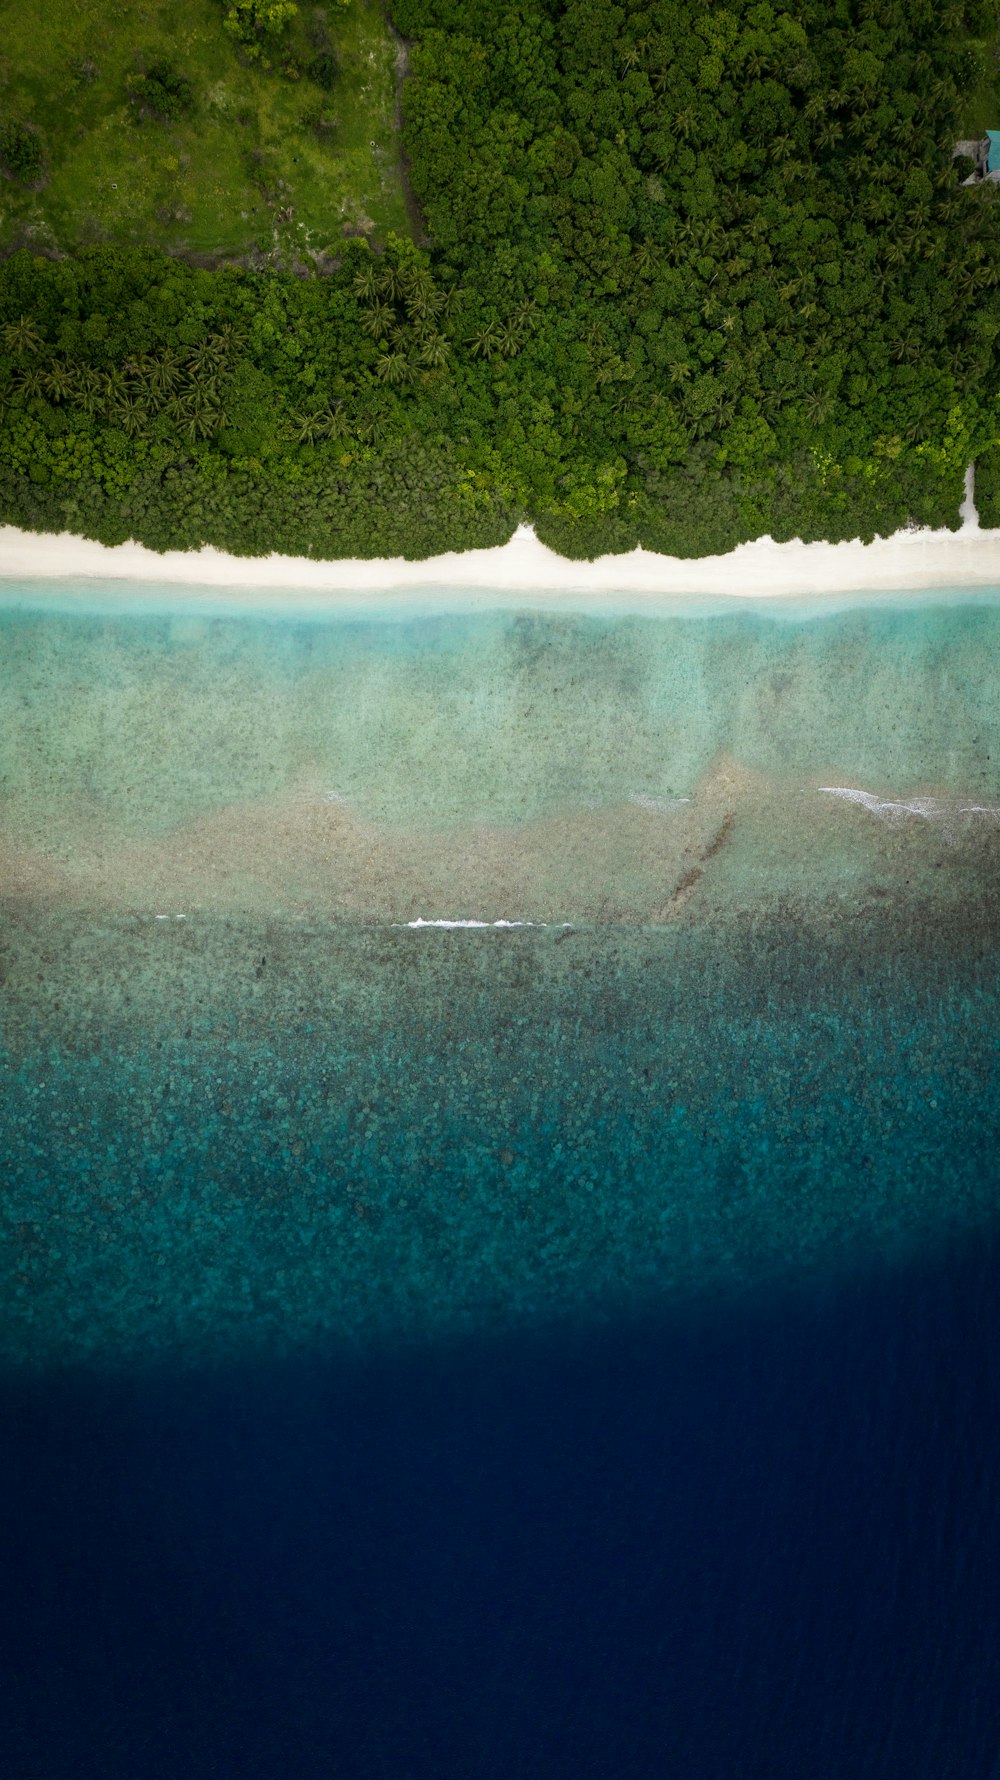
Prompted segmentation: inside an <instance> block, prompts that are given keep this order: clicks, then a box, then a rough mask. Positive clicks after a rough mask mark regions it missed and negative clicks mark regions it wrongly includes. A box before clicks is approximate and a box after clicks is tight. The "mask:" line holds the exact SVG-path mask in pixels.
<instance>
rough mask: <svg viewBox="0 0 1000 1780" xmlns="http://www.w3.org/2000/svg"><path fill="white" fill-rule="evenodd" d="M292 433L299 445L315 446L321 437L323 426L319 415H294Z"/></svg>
mask: <svg viewBox="0 0 1000 1780" xmlns="http://www.w3.org/2000/svg"><path fill="white" fill-rule="evenodd" d="M291 420H292V433H293V436H294V438H295V442H296V444H298V445H315V443H316V440H317V439H318V438H319V437H320V434H321V431H322V424H321V421H320V416H319V415H318V414H293V415H292V417H291Z"/></svg>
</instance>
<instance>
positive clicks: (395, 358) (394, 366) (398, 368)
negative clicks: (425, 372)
mask: <svg viewBox="0 0 1000 1780" xmlns="http://www.w3.org/2000/svg"><path fill="white" fill-rule="evenodd" d="M375 375H376V377H379V378H381V380H382V382H383V383H407V382H408V381H409V379H410V377H411V376H412V375H413V373H412V371H411V370H410V364H409V360H408V359H407V357H406V354H405V352H383V353H382V354H381V356H380V357H379V358H378V359H377V360H376V362H375Z"/></svg>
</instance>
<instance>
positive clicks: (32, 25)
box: [0, 0, 408, 262]
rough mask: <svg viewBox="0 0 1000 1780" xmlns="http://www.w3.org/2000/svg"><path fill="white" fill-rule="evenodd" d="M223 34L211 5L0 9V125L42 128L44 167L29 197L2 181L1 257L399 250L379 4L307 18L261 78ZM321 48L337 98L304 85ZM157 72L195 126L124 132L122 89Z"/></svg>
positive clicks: (78, 0) (270, 57)
mask: <svg viewBox="0 0 1000 1780" xmlns="http://www.w3.org/2000/svg"><path fill="white" fill-rule="evenodd" d="M223 16H224V15H223V6H222V5H221V4H220V3H219V0H143V3H142V4H139V5H135V4H131V3H129V0H48V3H47V4H46V5H45V6H42V7H37V8H36V7H33V6H26V5H25V4H24V0H0V114H6V115H8V116H13V117H15V118H16V119H17V120H18V121H20V122H23V123H28V124H32V125H35V126H37V127H38V129H39V130H40V132H41V135H42V140H43V143H44V148H45V157H46V177H45V182H44V185H43V186H42V188H41V189H40V190H38V191H30V190H25V189H24V188H23V187H19V186H17V185H16V184H14V183H13V182H12V181H10V180H8V179H0V248H2V247H3V246H9V245H11V244H12V243H15V242H17V243H24V244H26V245H29V244H33V245H37V246H38V247H41V248H44V247H53V248H59V249H63V250H71V249H73V248H75V247H78V246H80V245H82V244H84V243H86V242H88V241H120V242H148V243H154V244H156V245H159V246H161V247H164V248H166V249H167V250H168V251H169V252H173V253H178V252H190V253H195V254H207V255H244V254H247V253H250V252H252V251H253V250H254V249H256V250H257V251H259V252H264V253H268V254H275V255H276V256H277V257H279V258H280V259H282V260H283V261H286V262H288V261H292V260H294V259H296V258H298V259H302V258H304V257H305V255H306V254H307V253H308V252H313V253H315V252H320V253H322V252H324V251H336V249H337V247H338V245H339V244H341V243H342V241H343V237H344V234H345V232H347V233H349V232H353V231H356V230H364V231H365V232H366V233H368V232H373V233H375V234H378V235H381V234H384V233H385V232H386V231H387V230H389V229H394V230H396V231H397V232H398V233H401V234H402V233H407V232H408V223H407V216H406V206H405V201H404V194H403V184H402V179H401V175H400V166H399V148H398V142H397V139H396V132H395V129H394V125H393V109H394V98H395V46H394V44H393V40H392V38H391V36H390V34H389V31H388V29H387V27H386V24H385V22H384V18H383V16H382V13H381V11H380V9H379V7H378V4H377V0H350V4H349V5H347V6H341V5H338V4H332V5H330V6H316V5H311V4H310V3H309V0H302V3H301V6H300V11H299V15H298V17H297V18H296V19H295V20H294V21H293V24H292V26H291V27H290V28H289V30H288V31H287V33H286V35H285V36H284V38H283V39H281V41H280V42H279V43H278V44H277V45H276V46H265V50H264V57H265V60H264V61H263V62H257V63H254V62H252V61H250V60H249V59H248V58H247V57H246V55H245V54H244V53H243V52H242V51H241V49H240V46H239V45H238V44H237V43H236V42H235V41H234V40H233V38H232V37H231V36H229V34H228V33H227V32H226V31H225V30H224V29H223ZM324 35H325V36H326V37H328V39H329V41H330V43H331V47H332V51H333V54H334V56H335V59H336V63H337V74H336V77H335V82H334V86H333V90H332V91H324V90H323V89H322V87H321V86H319V85H317V84H316V83H315V81H313V80H312V79H310V78H308V77H307V76H305V75H303V74H302V73H301V72H299V70H300V69H301V68H303V67H304V66H306V65H307V64H308V62H309V60H310V58H311V57H312V56H313V55H314V54H315V50H316V45H317V42H318V41H320V40H321V39H322V38H323V37H324ZM157 60H167V61H169V63H170V64H171V65H172V67H173V68H174V69H175V70H176V71H177V73H178V74H180V75H182V76H183V77H184V78H185V79H186V80H188V81H190V83H191V85H192V87H193V89H194V109H193V112H192V114H191V116H190V117H186V118H182V119H180V120H179V121H177V122H174V123H164V122H158V121H154V120H152V119H147V120H145V121H142V120H140V119H139V118H138V117H137V116H136V115H135V110H134V107H132V106H131V105H130V104H129V102H128V90H127V85H126V83H127V80H128V77H129V76H130V75H135V74H136V73H137V72H140V71H141V70H142V69H143V68H144V67H146V66H148V65H149V64H150V63H155V62H156V61H157ZM267 63H270V66H268V65H267ZM373 144H374V146H373ZM289 212H291V214H289Z"/></svg>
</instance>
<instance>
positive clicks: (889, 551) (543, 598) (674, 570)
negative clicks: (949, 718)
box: [0, 509, 1000, 611]
mask: <svg viewBox="0 0 1000 1780" xmlns="http://www.w3.org/2000/svg"><path fill="white" fill-rule="evenodd" d="M51 581H59V582H63V583H66V582H71V583H73V585H72V586H71V587H69V588H65V587H64V588H61V589H60V594H59V602H58V603H59V604H60V605H64V604H65V603H67V601H68V602H69V603H70V604H73V603H77V602H79V603H80V604H90V603H92V601H93V598H94V596H95V595H96V594H99V595H100V598H101V600H102V601H103V600H105V599H107V597H108V593H107V589H106V588H104V589H101V588H100V587H99V584H100V583H107V582H109V581H111V582H127V583H129V584H130V585H129V586H128V588H125V587H122V588H121V589H120V590H119V589H116V590H115V596H114V604H115V605H120V604H122V603H131V604H139V605H142V606H156V605H158V604H164V603H167V604H169V605H170V606H176V605H177V604H178V603H182V604H187V603H188V599H189V598H190V600H191V601H192V603H193V602H195V601H197V603H199V604H201V605H204V604H205V603H206V602H207V603H209V604H211V605H212V606H216V607H222V606H228V605H239V606H244V607H245V606H257V607H264V606H267V605H274V604H276V603H277V604H280V607H281V609H282V610H283V611H284V610H289V609H306V610H321V609H326V608H329V609H336V608H341V609H343V608H345V607H349V606H351V605H354V606H357V605H368V604H370V603H371V601H372V598H373V597H374V598H376V599H379V603H382V601H383V600H387V601H388V603H389V604H393V603H399V604H401V605H402V604H405V605H406V606H408V607H409V606H412V605H413V604H414V603H416V604H424V603H427V604H433V605H434V606H435V607H436V608H437V607H445V608H447V607H449V606H450V607H454V606H461V607H463V608H469V607H475V606H477V605H491V606H496V605H501V606H502V605H511V604H514V605H518V606H526V605H530V606H548V605H552V606H565V605H566V604H569V603H571V604H572V605H574V606H576V607H578V608H579V607H581V606H584V607H585V606H586V605H587V604H589V603H590V602H591V601H594V602H595V603H597V602H598V601H599V603H600V605H601V606H602V608H608V607H611V608H615V609H631V610H638V611H642V610H650V609H654V608H658V607H661V606H672V605H674V603H675V602H684V601H686V600H688V599H691V598H701V599H708V600H715V599H730V598H743V599H771V600H779V601H780V600H786V601H796V602H797V601H799V600H803V599H806V600H812V599H816V598H819V599H823V598H824V596H825V597H826V598H827V599H836V598H837V597H838V596H839V597H840V598H841V599H842V598H843V597H844V596H845V595H850V596H857V595H864V594H880V595H889V596H891V595H897V596H902V597H906V596H907V595H910V594H919V593H920V592H921V591H924V590H929V589H946V590H948V591H949V592H955V591H959V590H966V589H968V590H975V589H981V590H984V591H988V590H1000V530H998V531H984V530H982V529H980V527H979V525H978V522H977V521H976V518H975V511H974V509H971V510H970V511H969V512H967V514H966V518H965V523H964V524H963V526H962V528H961V530H959V531H957V532H949V531H931V530H925V531H909V532H897V533H896V534H895V535H894V536H892V537H890V538H878V539H876V540H875V542H874V543H872V544H862V543H861V542H860V541H858V540H855V541H853V542H850V543H843V544H824V543H816V544H803V543H801V542H799V541H797V540H796V541H793V542H790V543H785V544H777V543H775V542H774V541H773V539H771V538H760V539H758V540H756V541H755V542H754V543H750V544H743V545H740V547H739V548H738V549H736V550H733V551H731V552H730V553H729V554H728V555H725V556H709V557H702V558H699V559H697V560H694V561H683V560H681V559H679V558H674V557H668V556H658V555H656V554H654V553H652V552H650V551H645V550H642V549H637V550H634V551H632V552H631V553H630V554H628V555H622V556H605V557H601V558H599V559H598V560H597V561H596V562H569V561H567V560H566V559H565V558H564V557H560V556H557V555H556V554H555V552H554V551H552V550H549V549H548V548H547V547H546V546H545V545H544V544H541V543H540V542H539V541H538V539H537V538H536V537H535V534H534V531H533V530H532V528H531V527H530V526H520V527H519V528H518V530H517V531H516V533H515V534H514V537H513V538H512V539H511V540H510V542H509V543H508V544H505V545H502V546H500V547H498V548H495V549H489V550H469V551H464V552H449V553H448V554H445V555H442V556H435V557H431V558H428V559H427V560H425V561H422V562H406V561H404V560H403V559H402V558H393V559H381V560H376V561H371V562H364V561H357V560H344V561H339V562H313V561H310V560H309V559H308V558H304V557H284V556H269V557H238V556H230V555H228V554H226V553H225V552H224V551H220V550H215V549H212V548H211V547H206V548H204V549H202V550H198V551H180V550H176V551H168V552H166V553H165V554H163V555H159V554H157V553H156V552H155V551H152V550H147V549H146V548H145V547H144V546H143V545H141V544H134V543H129V544H120V545H116V546H114V547H113V548H109V547H107V546H106V545H103V544H98V543H93V542H91V541H89V540H86V539H82V538H77V537H74V536H72V535H71V534H69V533H62V534H59V535H54V534H38V533H31V532H23V531H18V530H17V529H15V528H14V527H13V526H6V527H0V603H6V604H10V603H16V604H19V605H20V604H24V603H31V604H36V603H41V604H48V603H49V598H48V597H47V590H46V586H45V584H46V583H47V582H51ZM276 593H278V594H280V596H281V597H280V600H279V601H277V602H276V601H275V599H274V595H275V594H276ZM213 596H214V597H213ZM380 596H381V597H380Z"/></svg>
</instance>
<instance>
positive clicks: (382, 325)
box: [361, 302, 395, 340]
mask: <svg viewBox="0 0 1000 1780" xmlns="http://www.w3.org/2000/svg"><path fill="white" fill-rule="evenodd" d="M394 320H395V315H394V312H393V310H392V309H391V308H390V307H389V304H388V303H382V302H377V303H373V304H372V307H371V308H370V309H368V310H366V311H365V313H364V315H363V316H362V317H361V326H362V328H363V329H364V331H365V333H366V334H370V335H371V337H372V339H373V340H384V339H385V336H386V335H387V333H388V332H389V329H390V328H391V327H392V324H393V321H394Z"/></svg>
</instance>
